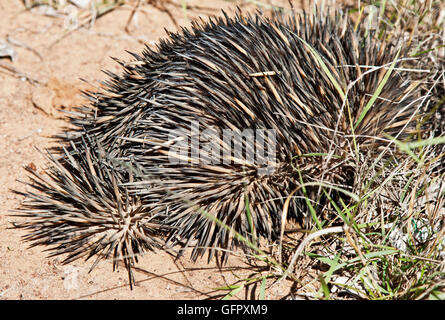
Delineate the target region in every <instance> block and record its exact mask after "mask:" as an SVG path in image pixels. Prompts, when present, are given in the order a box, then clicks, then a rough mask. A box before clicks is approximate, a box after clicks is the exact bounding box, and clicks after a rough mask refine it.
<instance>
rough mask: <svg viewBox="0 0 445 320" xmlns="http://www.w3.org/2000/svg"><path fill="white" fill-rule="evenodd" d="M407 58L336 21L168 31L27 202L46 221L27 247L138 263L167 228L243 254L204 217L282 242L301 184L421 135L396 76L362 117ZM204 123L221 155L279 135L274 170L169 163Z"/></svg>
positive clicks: (116, 83) (199, 249)
mask: <svg viewBox="0 0 445 320" xmlns="http://www.w3.org/2000/svg"><path fill="white" fill-rule="evenodd" d="M398 49H399V48H397V47H393V46H391V45H387V44H385V43H383V42H380V41H378V40H376V39H374V38H373V37H371V36H368V37H367V38H366V39H365V38H364V37H363V36H362V35H361V33H360V32H358V33H356V32H354V30H353V26H352V25H351V24H350V22H349V20H348V19H346V18H342V17H340V15H339V14H335V16H332V17H331V16H329V15H327V14H316V15H315V16H311V17H307V16H302V17H301V18H300V17H298V16H294V15H290V17H282V16H277V17H275V18H273V19H267V18H265V17H263V16H259V15H255V16H253V17H251V16H241V15H240V16H236V17H235V18H228V17H225V18H218V19H213V20H210V21H209V22H203V23H201V24H198V23H195V24H194V25H193V28H192V29H191V30H187V29H183V30H182V33H181V34H170V35H169V38H168V40H164V41H161V42H160V44H159V45H158V48H157V49H156V50H151V49H149V48H147V49H146V50H145V51H144V52H143V54H142V55H134V57H135V59H136V60H135V61H133V62H130V63H128V64H124V67H125V73H124V74H123V75H122V76H116V75H110V76H111V77H112V81H111V82H110V83H108V87H107V93H105V94H99V93H97V94H91V98H92V101H94V103H93V106H92V107H91V108H90V107H88V108H83V109H82V110H84V112H85V116H83V117H77V118H76V119H74V123H75V124H77V125H78V126H79V127H80V128H82V130H81V136H77V137H75V138H72V139H71V145H70V147H69V148H68V150H67V155H66V156H64V157H62V159H61V160H59V162H54V161H53V164H54V167H53V170H52V172H53V173H52V176H51V177H50V178H49V179H47V180H38V179H37V182H35V183H34V184H33V185H35V186H37V189H40V190H41V191H43V196H42V195H40V193H37V194H28V196H30V197H31V198H32V199H33V201H32V202H29V203H28V204H27V205H26V207H25V208H24V209H23V210H26V211H27V212H28V213H29V214H31V215H32V216H33V217H35V218H36V219H37V220H36V219H34V220H31V221H30V222H29V223H28V224H26V227H27V228H29V229H31V230H34V231H35V233H33V234H31V235H30V236H29V237H28V239H30V240H34V241H35V243H48V244H55V245H58V247H57V248H56V252H55V254H59V253H67V252H68V253H73V252H74V254H72V258H78V257H79V256H81V255H88V256H92V255H95V254H99V255H100V256H101V255H102V254H106V253H107V252H108V254H109V255H114V257H116V258H120V257H122V256H121V255H123V256H125V255H129V256H130V257H128V256H127V257H126V258H125V259H124V260H125V262H126V264H127V265H128V266H131V264H132V263H133V262H132V260H131V259H132V256H133V253H139V252H142V251H143V250H144V249H145V248H151V247H152V246H158V245H159V243H161V242H159V241H157V240H154V239H155V238H156V237H155V235H156V233H157V232H163V231H166V232H167V233H168V235H169V237H168V240H170V243H171V244H175V243H182V245H187V244H190V245H192V246H193V247H194V248H195V249H194V256H197V255H199V254H202V253H203V252H204V251H205V249H206V248H208V247H210V248H212V247H214V248H217V247H222V248H230V247H231V246H232V244H234V243H235V244H239V243H238V242H237V241H236V240H234V239H233V237H234V234H233V232H229V231H228V230H229V229H227V228H222V227H220V226H219V225H218V223H216V222H215V220H212V219H209V218H208V217H206V215H205V214H203V213H202V212H203V211H204V212H206V213H207V214H210V215H212V216H214V217H216V218H217V219H218V220H220V221H222V222H223V223H224V224H226V225H227V226H228V227H232V228H233V230H234V231H236V232H238V233H240V234H241V235H243V236H246V237H251V236H252V234H255V235H256V236H261V237H264V238H267V239H270V240H274V239H276V238H277V236H278V235H279V233H280V227H281V222H280V221H281V213H282V210H283V205H284V203H285V201H286V199H287V198H288V196H290V195H291V193H292V192H293V191H294V190H295V189H296V188H297V186H298V185H300V178H299V177H300V174H301V177H302V179H303V181H304V182H316V181H325V182H327V183H329V184H332V185H334V184H340V185H343V186H346V188H347V186H348V184H349V185H350V184H351V183H353V181H354V170H353V166H351V164H350V159H351V158H353V157H354V156H355V150H360V152H361V153H362V154H363V155H364V156H372V155H375V154H377V153H378V152H380V149H381V148H380V147H384V146H386V145H387V144H388V141H387V140H386V138H387V137H388V135H389V136H393V137H396V136H397V137H398V138H399V139H401V138H405V137H407V136H409V134H410V133H411V131H412V129H413V127H414V125H415V123H416V120H417V116H416V111H417V107H418V102H417V101H416V99H417V98H418V96H419V94H418V92H417V89H416V87H415V86H414V85H411V86H410V85H409V83H408V82H407V81H405V80H406V78H405V77H404V74H400V73H397V72H396V71H394V72H393V73H392V74H391V77H390V79H389V80H388V81H387V83H386V85H385V86H384V88H383V90H382V91H381V93H380V95H379V98H378V99H377V100H376V101H375V102H374V103H373V105H372V108H371V109H370V111H368V112H367V113H366V115H365V117H364V118H363V119H360V120H359V116H360V115H361V114H362V113H363V110H364V109H365V106H366V105H367V103H368V101H369V100H370V98H371V96H372V95H373V94H374V93H375V92H376V90H377V88H378V86H379V84H380V83H381V82H382V79H383V76H384V74H385V73H386V72H387V70H388V68H389V67H390V65H391V63H392V62H393V61H394V60H395V59H396V57H397V50H398ZM319 57H321V60H322V61H320V60H319ZM381 66H386V68H383V67H382V68H378V69H377V70H371V68H372V67H381ZM326 68H327V70H329V71H328V72H327V71H326ZM356 124H357V125H356ZM197 126H199V132H200V133H202V132H203V130H206V129H209V128H211V130H213V131H209V132H212V133H214V135H213V136H212V139H209V137H208V136H206V135H202V134H201V135H200V136H199V140H198V141H199V142H200V143H201V145H203V144H204V145H205V144H206V143H207V146H209V148H210V150H215V148H217V147H219V148H220V149H219V150H220V151H221V153H220V154H221V155H223V154H225V153H224V151H227V150H229V149H230V148H231V147H233V144H230V145H227V144H224V143H223V142H224V141H222V137H223V133H224V130H225V129H230V130H232V132H236V131H240V132H242V131H244V130H245V129H253V130H257V129H264V130H272V131H273V132H274V133H275V137H274V139H275V140H274V141H275V150H274V157H275V160H276V161H273V163H272V164H271V163H267V161H264V160H267V159H266V158H267V157H266V156H264V157H261V156H260V157H255V158H253V159H246V158H242V157H241V158H240V157H238V156H237V155H233V154H232V158H230V157H227V156H226V157H225V158H224V157H223V156H221V158H219V160H220V161H218V159H215V158H212V157H211V156H210V157H207V158H206V157H205V155H206V154H205V153H201V155H200V157H199V156H197V154H196V153H194V151H193V146H191V152H190V153H188V154H186V155H185V157H182V158H181V157H179V158H176V160H178V159H179V160H180V161H179V163H178V161H172V160H174V159H173V158H174V157H173V158H172V157H171V154H170V153H169V152H170V151H171V150H172V148H174V147H176V146H180V143H184V142H188V143H192V141H194V140H193V139H196V137H197V136H195V132H196V129H197ZM352 129H354V130H352ZM181 130H182V131H181ZM194 130H195V131H194ZM265 132H266V131H265ZM267 132H270V131H267ZM172 133H174V134H175V135H173V136H172ZM215 136H216V137H220V139H221V140H218V139H217V138H215ZM266 141H268V140H267V139H266ZM195 142H196V140H195ZM254 145H255V148H253V147H254ZM354 145H355V146H356V147H354ZM251 147H252V148H253V149H254V150H256V151H258V150H261V146H260V145H259V144H258V143H256V142H255V143H254V144H245V145H243V148H242V151H243V152H245V151H246V150H247V151H249V148H251ZM212 148H213V149H212ZM262 151H265V150H262ZM243 154H245V153H243ZM308 154H317V155H308ZM68 155H69V156H68ZM207 155H208V154H207ZM226 155H227V154H226ZM354 159H356V158H354ZM228 160H230V161H228ZM265 166H266V167H269V169H270V168H272V170H270V171H269V172H267V171H266V173H265V172H263V171H261V169H264V167H265ZM302 195H303V192H302V189H299V191H298V192H297V193H295V194H293V198H292V200H291V201H290V208H289V215H290V216H291V217H298V216H299V215H301V212H300V211H301V210H302V208H304V206H303V205H302V204H304V200H302V199H301V198H302V197H301V196H302ZM317 199H318V198H315V199H311V200H312V201H314V203H313V205H314V206H316V201H317ZM247 213H250V216H251V217H252V221H249V215H248V214H247ZM251 238H252V237H251ZM254 238H256V237H253V238H252V239H254ZM80 247H82V249H80ZM68 261H70V258H68Z"/></svg>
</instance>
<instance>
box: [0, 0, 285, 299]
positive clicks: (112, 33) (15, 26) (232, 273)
mask: <svg viewBox="0 0 445 320" xmlns="http://www.w3.org/2000/svg"><path fill="white" fill-rule="evenodd" d="M135 2H136V1H135ZM135 2H129V3H130V4H132V5H125V6H123V7H120V8H119V9H116V10H114V11H113V12H111V13H109V14H107V15H105V16H103V17H101V18H99V19H97V21H95V23H94V25H93V26H92V27H91V28H82V29H79V30H76V31H74V32H71V33H69V34H67V29H66V28H65V27H64V25H65V24H66V16H60V17H49V16H45V15H42V13H41V12H40V11H39V9H38V8H35V9H33V10H25V7H24V5H23V3H22V1H18V0H16V1H10V0H0V12H1V15H0V40H2V41H4V42H7V40H8V38H9V42H7V43H8V44H9V45H12V47H13V48H14V50H15V51H16V54H17V57H16V59H15V61H13V62H11V61H9V60H8V59H1V60H0V64H1V65H2V66H0V84H1V85H0V150H1V152H0V299H79V298H80V299H205V298H209V297H217V296H218V294H221V292H215V291H214V290H213V289H214V288H216V287H221V286H224V285H227V284H232V283H234V282H235V281H236V280H237V279H239V278H244V277H247V276H248V275H249V274H250V272H251V271H250V270H249V269H250V267H249V266H248V265H247V264H246V261H244V260H242V259H240V258H237V257H232V258H230V259H229V262H228V264H227V265H226V266H225V268H223V269H222V270H220V269H218V268H217V267H216V265H215V263H214V262H211V263H209V264H207V260H206V259H203V260H200V261H198V262H197V263H192V262H191V261H190V260H189V259H188V257H184V258H181V259H179V260H177V261H175V260H174V259H173V258H172V256H170V255H169V254H167V253H163V252H158V253H148V254H146V255H144V256H143V257H141V259H140V261H139V264H138V268H137V270H136V272H135V277H136V280H137V285H136V287H135V288H134V289H133V290H130V288H129V286H128V279H127V273H126V270H125V269H124V268H123V267H122V268H120V270H118V271H117V272H112V264H111V262H109V261H105V262H102V263H101V264H99V265H98V267H96V269H94V270H93V271H92V272H91V273H88V271H89V268H90V266H91V263H92V262H91V261H87V262H84V261H76V262H74V263H71V264H70V265H62V264H61V261H62V258H61V257H53V258H49V257H47V253H46V252H44V250H45V249H46V248H44V247H35V248H28V246H29V244H28V243H24V242H23V241H22V240H21V237H22V236H23V235H24V232H23V231H21V230H17V229H14V228H12V224H13V223H14V222H20V221H21V219H22V218H20V217H13V216H10V214H12V212H10V210H11V209H15V208H17V207H18V205H19V204H20V201H21V200H23V198H22V197H21V196H19V195H17V194H15V193H13V192H12V190H14V189H15V190H22V191H23V190H25V188H26V186H25V185H24V184H22V183H20V182H18V181H17V180H21V181H27V179H28V177H27V173H26V171H25V170H24V169H23V167H25V166H31V167H35V169H36V170H37V171H41V170H43V168H44V166H45V161H44V159H43V157H42V155H41V154H40V153H39V151H38V150H37V149H36V147H37V148H39V149H41V150H44V149H45V148H48V147H49V146H51V140H50V139H48V137H49V136H51V135H52V134H55V133H59V132H61V131H62V130H63V126H64V124H65V121H64V120H63V114H62V113H61V112H59V111H58V109H60V108H65V109H69V108H70V107H72V106H74V105H79V104H81V103H82V97H81V96H80V92H79V90H80V89H87V88H88V85H87V84H85V83H84V82H82V81H81V80H80V79H85V80H87V81H88V82H90V83H97V82H96V81H98V80H105V79H106V76H105V75H104V74H103V73H102V72H101V70H110V71H112V72H117V73H119V72H120V68H119V66H118V64H117V63H115V62H114V61H113V60H112V59H111V58H110V57H111V56H112V57H117V58H120V59H124V60H125V59H127V60H128V59H130V56H129V55H128V53H126V52H125V50H128V51H134V52H140V51H141V50H142V49H143V46H144V45H143V43H142V42H145V43H147V44H148V45H150V46H153V44H154V43H155V42H156V41H157V39H159V38H160V37H164V36H165V31H164V28H166V29H168V30H176V27H175V24H174V23H173V22H172V19H171V18H170V17H169V15H168V14H167V13H165V12H162V11H160V10H158V9H157V8H155V7H153V6H150V5H145V6H144V7H143V10H140V11H139V13H138V15H137V19H135V20H133V22H132V23H131V24H130V25H129V31H130V33H128V32H126V31H125V27H126V25H127V21H128V19H129V16H130V14H131V12H132V9H133V4H134V3H135ZM173 2H174V1H173ZM271 2H272V3H273V4H284V5H286V6H287V1H271ZM176 3H178V5H177V6H174V5H171V4H170V5H167V8H168V9H169V10H170V12H171V14H172V15H173V17H174V18H175V19H176V21H177V22H178V24H179V25H189V24H190V19H192V18H194V17H197V16H199V15H201V16H206V15H209V14H210V15H211V14H218V13H219V9H220V8H224V9H225V10H227V11H228V12H233V11H234V10H235V9H236V8H235V5H236V4H237V3H236V1H211V2H205V5H206V7H211V8H213V9H216V10H207V9H206V10H198V9H189V10H187V17H185V16H184V12H183V11H182V9H181V6H180V3H181V1H176ZM202 3H204V2H200V1H191V0H187V4H189V5H196V4H199V5H202ZM238 4H239V3H238ZM253 9H254V7H253V6H250V7H246V6H243V10H253ZM8 69H9V70H8ZM233 269H234V270H233ZM288 291H289V288H288V286H287V285H286V284H285V283H283V284H282V285H281V286H275V287H273V288H272V289H271V290H267V296H266V298H268V299H279V298H281V297H283V296H285V295H286V294H287V293H288ZM255 296H258V293H257V292H256V293H255V292H251V291H242V292H240V293H239V294H238V296H237V297H239V298H251V297H255Z"/></svg>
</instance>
